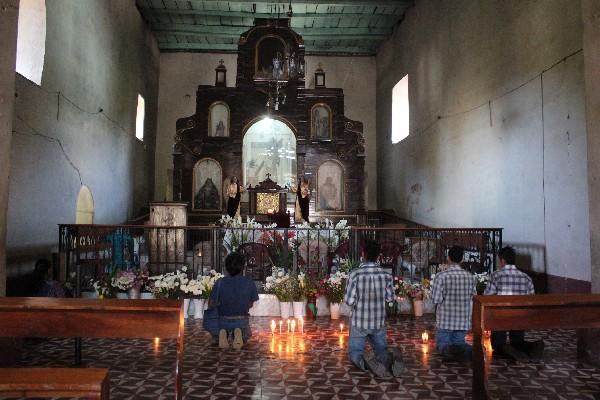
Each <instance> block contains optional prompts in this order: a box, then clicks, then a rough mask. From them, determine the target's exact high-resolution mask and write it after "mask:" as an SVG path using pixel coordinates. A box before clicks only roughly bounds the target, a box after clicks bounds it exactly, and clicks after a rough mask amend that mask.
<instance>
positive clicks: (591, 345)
mask: <svg viewBox="0 0 600 400" xmlns="http://www.w3.org/2000/svg"><path fill="white" fill-rule="evenodd" d="M581 9H582V20H583V58H584V67H583V68H584V77H585V118H586V131H587V149H588V151H587V155H588V197H589V211H590V250H591V258H592V265H591V268H592V293H600V1H598V0H582V2H581ZM578 340H579V346H578V356H579V358H580V359H581V360H583V361H587V362H589V363H591V364H594V365H596V366H598V365H600V329H586V330H580V331H579V332H578Z"/></svg>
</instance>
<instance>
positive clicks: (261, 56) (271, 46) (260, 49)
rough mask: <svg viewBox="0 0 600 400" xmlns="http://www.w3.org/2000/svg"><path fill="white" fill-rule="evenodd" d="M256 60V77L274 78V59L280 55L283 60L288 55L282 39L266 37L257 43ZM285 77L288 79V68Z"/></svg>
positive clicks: (285, 70) (274, 36)
mask: <svg viewBox="0 0 600 400" xmlns="http://www.w3.org/2000/svg"><path fill="white" fill-rule="evenodd" d="M254 54H255V59H254V77H255V78H266V79H271V78H272V77H273V59H274V58H275V57H276V56H277V55H278V54H279V57H280V58H281V59H283V58H285V57H286V56H287V55H288V50H287V46H286V44H285V41H284V40H283V38H282V37H280V36H276V35H265V36H263V37H262V38H261V39H260V40H259V41H258V42H257V43H256V49H255V53H254ZM282 67H283V68H284V71H283V73H284V76H282V78H286V77H287V69H286V68H285V67H286V66H285V65H283V66H282Z"/></svg>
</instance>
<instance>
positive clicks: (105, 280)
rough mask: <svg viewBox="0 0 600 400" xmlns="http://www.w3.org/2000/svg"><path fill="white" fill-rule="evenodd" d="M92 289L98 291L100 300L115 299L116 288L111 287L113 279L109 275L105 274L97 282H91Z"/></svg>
mask: <svg viewBox="0 0 600 400" xmlns="http://www.w3.org/2000/svg"><path fill="white" fill-rule="evenodd" d="M90 283H91V284H92V287H93V288H94V290H95V291H96V295H97V296H98V298H99V299H108V298H111V297H115V290H114V287H113V286H112V285H111V278H110V275H109V274H103V275H101V276H100V278H99V279H97V280H94V279H92V280H90Z"/></svg>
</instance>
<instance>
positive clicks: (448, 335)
mask: <svg viewBox="0 0 600 400" xmlns="http://www.w3.org/2000/svg"><path fill="white" fill-rule="evenodd" d="M466 334H467V331H453V330H450V329H438V330H437V331H436V334H435V341H436V347H437V351H438V352H439V353H444V352H445V351H446V350H447V348H448V346H450V345H455V346H459V347H461V348H462V349H463V350H464V351H465V355H467V356H469V355H470V354H471V353H472V352H473V349H472V347H471V345H469V344H467V342H465V335H466Z"/></svg>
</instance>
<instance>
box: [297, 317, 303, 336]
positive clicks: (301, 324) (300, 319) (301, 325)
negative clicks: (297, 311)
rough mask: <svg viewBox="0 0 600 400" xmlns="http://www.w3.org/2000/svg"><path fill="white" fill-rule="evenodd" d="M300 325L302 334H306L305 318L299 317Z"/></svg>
mask: <svg viewBox="0 0 600 400" xmlns="http://www.w3.org/2000/svg"><path fill="white" fill-rule="evenodd" d="M298 325H299V327H300V334H301V335H304V318H302V317H300V318H298Z"/></svg>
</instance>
